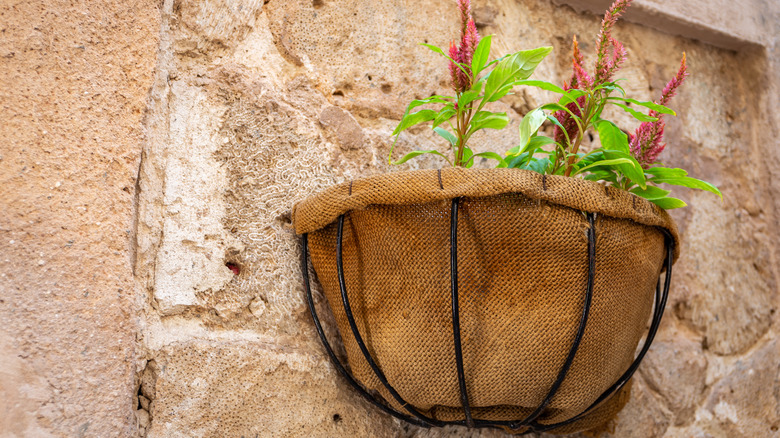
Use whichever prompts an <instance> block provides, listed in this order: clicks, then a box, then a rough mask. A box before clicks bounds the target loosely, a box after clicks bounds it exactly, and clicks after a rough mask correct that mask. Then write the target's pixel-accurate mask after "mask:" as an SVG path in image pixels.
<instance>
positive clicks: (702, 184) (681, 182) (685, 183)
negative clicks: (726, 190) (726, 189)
mask: <svg viewBox="0 0 780 438" xmlns="http://www.w3.org/2000/svg"><path fill="white" fill-rule="evenodd" d="M650 181H651V182H653V183H666V184H671V185H673V186H682V187H689V188H692V189H699V190H706V191H708V192H712V193H715V194H716V195H718V196H720V198H721V199H723V194H722V193H721V192H720V190H718V188H717V187H715V186H714V185H712V184H710V183H708V182H706V181H702V180H700V179H696V178H691V177H689V176H678V177H660V176H656V177H653V178H650Z"/></svg>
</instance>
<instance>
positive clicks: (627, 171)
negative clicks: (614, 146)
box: [604, 149, 647, 189]
mask: <svg viewBox="0 0 780 438" xmlns="http://www.w3.org/2000/svg"><path fill="white" fill-rule="evenodd" d="M604 157H605V158H607V159H609V160H614V159H617V158H625V159H627V160H629V161H630V162H631V164H620V165H618V167H617V170H618V171H619V172H620V173H621V174H622V175H623V176H625V177H626V178H628V179H629V180H631V181H633V182H634V183H635V184H636V185H638V186H639V187H642V188H643V189H644V188H647V182H646V181H645V174H644V172H642V166H641V165H640V164H639V162H638V161H636V158H634V157H632V156H631V155H630V154H626V153H624V152H620V151H612V150H606V149H605V150H604Z"/></svg>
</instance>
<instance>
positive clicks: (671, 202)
mask: <svg viewBox="0 0 780 438" xmlns="http://www.w3.org/2000/svg"><path fill="white" fill-rule="evenodd" d="M650 202H652V203H653V204H655V205H657V206H659V207H661V208H663V209H664V210H671V209H673V208H680V207H685V206H686V205H688V204H686V203H685V202H683V201H682V200H681V199H677V198H670V197H668V196H667V197H666V198H658V199H651V200H650Z"/></svg>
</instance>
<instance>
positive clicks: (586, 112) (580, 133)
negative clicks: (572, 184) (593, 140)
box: [564, 95, 593, 176]
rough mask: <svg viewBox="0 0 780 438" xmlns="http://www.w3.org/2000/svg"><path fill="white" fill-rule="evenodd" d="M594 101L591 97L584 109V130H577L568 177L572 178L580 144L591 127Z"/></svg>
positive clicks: (567, 167)
mask: <svg viewBox="0 0 780 438" xmlns="http://www.w3.org/2000/svg"><path fill="white" fill-rule="evenodd" d="M592 101H593V96H592V95H589V96H588V99H587V103H586V105H585V108H583V113H582V115H583V116H585V117H584V118H583V119H582V121H583V122H582V128H581V129H578V130H577V142H576V143H575V144H574V147H573V148H572V150H571V153H572V155H571V156H570V157H569V160H568V162H567V163H566V172H565V173H564V175H566V176H570V175H571V171H572V170H574V159H575V158H576V155H577V152H578V151H579V150H580V144H582V139H583V137H585V131H587V130H588V128H589V127H590V119H591V114H590V113H591V107H592V105H591V103H592Z"/></svg>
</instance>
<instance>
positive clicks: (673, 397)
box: [641, 333, 707, 425]
mask: <svg viewBox="0 0 780 438" xmlns="http://www.w3.org/2000/svg"><path fill="white" fill-rule="evenodd" d="M666 337H667V338H668V339H659V340H656V341H655V342H654V343H653V345H652V346H651V347H650V351H649V352H648V354H647V358H646V359H645V361H644V363H643V364H642V370H641V374H642V376H643V377H644V379H645V382H646V383H647V385H648V386H649V387H650V388H651V389H652V390H653V391H655V393H657V394H659V395H660V397H661V399H663V400H664V402H665V403H666V406H667V408H668V409H669V411H670V412H671V413H672V414H673V415H674V424H676V425H680V424H684V423H688V422H690V420H691V419H692V418H693V414H694V412H695V411H696V408H697V407H698V405H699V403H700V401H701V399H702V398H703V396H704V388H705V385H706V377H707V357H706V355H705V354H704V352H703V351H702V348H701V343H700V342H695V341H693V340H691V339H687V338H685V337H684V335H683V334H681V333H666Z"/></svg>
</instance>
